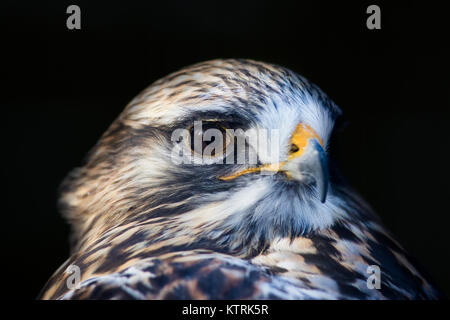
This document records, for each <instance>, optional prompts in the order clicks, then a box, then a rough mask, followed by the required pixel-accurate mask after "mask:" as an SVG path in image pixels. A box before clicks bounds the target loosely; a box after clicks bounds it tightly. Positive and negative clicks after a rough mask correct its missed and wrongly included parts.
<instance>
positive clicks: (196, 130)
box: [189, 121, 231, 157]
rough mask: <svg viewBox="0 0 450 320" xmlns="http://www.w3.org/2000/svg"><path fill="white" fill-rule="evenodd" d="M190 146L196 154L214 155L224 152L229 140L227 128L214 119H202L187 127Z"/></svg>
mask: <svg viewBox="0 0 450 320" xmlns="http://www.w3.org/2000/svg"><path fill="white" fill-rule="evenodd" d="M189 135H190V148H191V150H192V151H194V152H195V153H196V154H198V155H202V156H208V157H215V156H218V155H221V154H223V153H225V151H226V148H227V146H228V145H229V144H230V142H231V137H230V134H229V133H228V132H227V129H226V128H225V127H224V126H223V125H222V124H220V123H219V122H215V121H203V122H202V123H201V125H199V124H198V125H194V126H192V127H190V129H189Z"/></svg>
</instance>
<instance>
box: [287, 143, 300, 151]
mask: <svg viewBox="0 0 450 320" xmlns="http://www.w3.org/2000/svg"><path fill="white" fill-rule="evenodd" d="M298 150H300V148H299V147H298V146H297V145H296V144H291V149H290V150H289V153H296V152H297V151H298Z"/></svg>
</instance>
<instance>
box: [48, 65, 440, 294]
mask: <svg viewBox="0 0 450 320" xmlns="http://www.w3.org/2000/svg"><path fill="white" fill-rule="evenodd" d="M341 113H342V112H341V110H340V109H339V107H338V106H337V105H336V104H335V103H334V102H333V101H331V100H330V98H328V97H327V96H326V95H325V94H324V93H323V92H322V91H321V90H320V89H319V88H318V87H317V86H316V85H314V84H312V83H311V82H309V81H308V80H306V79H305V78H303V77H301V76H299V75H298V74H296V73H294V72H293V71H290V70H288V69H286V68H283V67H280V66H276V65H272V64H267V63H262V62H257V61H252V60H235V59H228V60H213V61H208V62H203V63H199V64H196V65H193V66H190V67H187V68H184V69H182V70H181V71H178V72H175V73H173V74H171V75H168V76H166V77H165V78H162V79H160V80H158V81H156V82H155V83H153V84H152V85H151V86H149V87H148V88H147V89H145V90H144V91H143V92H141V93H140V94H139V95H138V96H137V97H136V98H134V99H133V100H132V101H131V102H130V103H129V104H128V106H127V107H126V108H125V110H124V111H123V112H122V113H121V114H120V115H119V117H118V118H117V119H116V120H115V121H114V122H113V123H112V125H111V126H110V127H109V128H108V130H107V131H106V132H105V133H104V134H103V136H102V137H101V138H100V140H99V142H98V143H97V144H96V145H95V146H94V148H93V149H92V150H91V151H90V153H89V154H88V156H87V159H86V162H85V164H84V166H82V167H80V168H76V169H75V170H74V171H72V172H71V173H70V174H69V176H68V177H67V178H66V179H65V181H64V182H63V183H62V185H61V197H60V208H61V211H62V213H63V214H64V216H65V217H66V218H67V219H68V221H69V222H70V223H71V226H72V229H73V232H72V237H71V244H72V253H71V257H70V258H69V259H68V260H67V261H66V262H65V263H64V264H63V265H62V266H61V267H60V268H59V269H58V270H57V271H56V272H55V274H54V275H53V276H52V277H51V279H50V280H49V281H48V283H47V284H46V286H45V287H44V289H43V290H42V292H41V294H40V298H42V299H436V298H440V297H441V293H440V292H439V291H438V290H437V289H435V286H434V285H433V284H432V283H431V282H430V280H429V279H428V278H427V276H426V275H425V273H424V272H423V271H421V270H420V268H419V266H418V264H417V263H415V262H414V260H413V259H412V258H411V256H410V255H408V253H407V252H405V250H404V249H403V247H402V246H401V245H400V244H399V243H398V242H397V241H396V240H395V239H394V238H393V236H392V235H391V234H390V233H389V232H388V231H387V230H386V229H385V228H384V227H383V225H382V223H381V222H380V219H379V218H378V217H377V215H376V214H375V213H374V212H373V211H372V210H371V208H370V207H369V206H368V205H367V204H366V203H365V202H364V200H362V199H361V197H360V196H358V194H357V193H356V192H355V191H354V190H352V188H351V187H349V186H348V185H347V184H346V183H345V180H344V179H343V178H342V177H341V176H340V174H339V172H338V170H337V169H336V167H334V166H333V165H332V164H331V162H330V161H329V159H328V157H327V150H328V148H329V142H330V140H331V137H332V135H333V134H334V133H333V132H335V130H334V128H335V123H336V121H337V120H338V119H339V118H340V116H341ZM208 131H209V132H212V134H208ZM177 132H178V133H177ZM175 133H177V134H175ZM255 137H256V138H255ZM211 145H214V148H212V147H211ZM275 151H276V152H275ZM73 268H76V270H78V278H77V279H75V278H73V276H74V273H71V272H70V271H71V270H75V269H73ZM73 279H75V280H77V281H72V280H73ZM71 281H72V282H71ZM71 283H72V285H70V284H71Z"/></svg>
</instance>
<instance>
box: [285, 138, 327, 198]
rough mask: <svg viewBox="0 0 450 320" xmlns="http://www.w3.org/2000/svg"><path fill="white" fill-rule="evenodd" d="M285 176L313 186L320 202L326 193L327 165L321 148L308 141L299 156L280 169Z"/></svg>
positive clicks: (318, 144) (317, 144) (314, 142)
mask: <svg viewBox="0 0 450 320" xmlns="http://www.w3.org/2000/svg"><path fill="white" fill-rule="evenodd" d="M282 169H283V170H284V171H285V172H286V174H287V176H288V177H289V178H291V179H294V180H297V181H299V182H302V183H305V184H315V185H316V191H317V194H318V196H319V199H320V201H321V202H325V200H326V198H327V192H328V182H329V181H328V178H329V177H328V163H327V156H326V154H325V151H324V150H323V148H322V146H321V145H320V143H319V142H318V141H317V140H316V139H309V141H308V143H307V145H306V147H305V149H304V151H303V153H302V155H301V156H299V157H296V158H294V159H291V160H288V161H287V162H286V164H285V165H284V166H283V168H282Z"/></svg>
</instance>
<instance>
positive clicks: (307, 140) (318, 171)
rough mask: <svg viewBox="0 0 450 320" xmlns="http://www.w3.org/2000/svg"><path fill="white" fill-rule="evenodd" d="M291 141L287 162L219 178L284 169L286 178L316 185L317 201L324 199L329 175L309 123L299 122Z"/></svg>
mask: <svg viewBox="0 0 450 320" xmlns="http://www.w3.org/2000/svg"><path fill="white" fill-rule="evenodd" d="M290 142H291V150H290V154H289V156H288V159H287V160H286V161H283V162H280V163H274V164H265V165H262V166H259V167H255V168H247V169H244V170H242V171H240V172H236V173H234V174H232V175H229V176H223V177H220V178H219V179H220V180H225V181H227V180H232V179H234V178H236V177H238V176H240V175H243V174H247V173H252V172H263V171H272V172H284V173H285V174H286V176H287V177H288V178H289V179H293V180H296V181H298V182H301V183H304V184H308V185H311V184H315V188H316V191H317V194H318V197H319V199H320V201H321V202H325V201H326V197H327V192H328V184H329V176H328V163H327V156H326V154H325V151H324V150H323V147H322V145H323V144H322V140H321V139H320V137H319V136H318V135H317V133H316V132H315V131H314V130H313V129H312V128H310V127H309V126H308V125H306V124H299V125H297V127H296V128H295V130H294V132H293V134H292V137H291V141H290Z"/></svg>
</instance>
